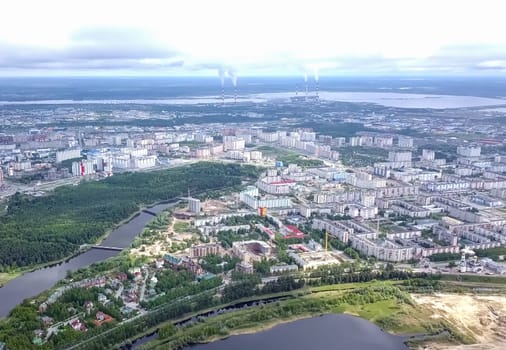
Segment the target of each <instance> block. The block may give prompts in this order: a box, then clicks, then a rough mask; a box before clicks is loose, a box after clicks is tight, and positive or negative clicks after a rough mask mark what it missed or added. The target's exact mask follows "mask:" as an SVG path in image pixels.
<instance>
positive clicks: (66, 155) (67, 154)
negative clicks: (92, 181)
mask: <svg viewBox="0 0 506 350" xmlns="http://www.w3.org/2000/svg"><path fill="white" fill-rule="evenodd" d="M80 157H81V149H79V148H76V149H66V150H63V151H57V152H56V163H61V162H63V161H64V160H67V159H74V158H80Z"/></svg>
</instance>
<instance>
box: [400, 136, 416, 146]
mask: <svg viewBox="0 0 506 350" xmlns="http://www.w3.org/2000/svg"><path fill="white" fill-rule="evenodd" d="M397 146H399V147H403V148H411V147H413V138H412V137H408V136H399V139H398V140H397Z"/></svg>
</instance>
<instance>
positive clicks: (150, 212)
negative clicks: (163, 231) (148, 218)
mask: <svg viewBox="0 0 506 350" xmlns="http://www.w3.org/2000/svg"><path fill="white" fill-rule="evenodd" d="M142 212H143V213H146V214H149V215H153V216H156V213H154V212H152V211H151V210H148V209H142Z"/></svg>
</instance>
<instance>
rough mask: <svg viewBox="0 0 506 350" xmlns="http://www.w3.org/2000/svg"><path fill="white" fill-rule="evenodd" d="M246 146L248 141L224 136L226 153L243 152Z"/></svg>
mask: <svg viewBox="0 0 506 350" xmlns="http://www.w3.org/2000/svg"><path fill="white" fill-rule="evenodd" d="M245 145H246V141H245V140H244V139H243V138H241V137H237V136H223V150H224V151H242V150H244V147H245Z"/></svg>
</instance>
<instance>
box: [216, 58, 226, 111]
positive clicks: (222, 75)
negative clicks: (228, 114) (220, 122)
mask: <svg viewBox="0 0 506 350" xmlns="http://www.w3.org/2000/svg"><path fill="white" fill-rule="evenodd" d="M225 74H226V71H225V69H224V68H223V67H221V68H219V69H218V75H219V77H220V82H221V102H222V103H223V104H225Z"/></svg>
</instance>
